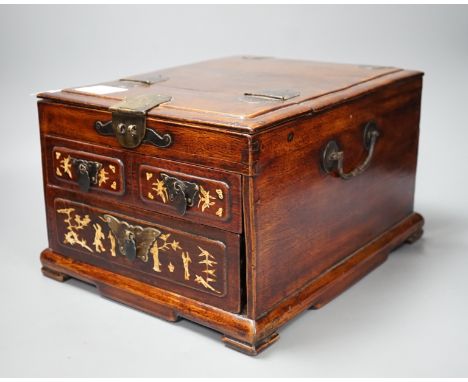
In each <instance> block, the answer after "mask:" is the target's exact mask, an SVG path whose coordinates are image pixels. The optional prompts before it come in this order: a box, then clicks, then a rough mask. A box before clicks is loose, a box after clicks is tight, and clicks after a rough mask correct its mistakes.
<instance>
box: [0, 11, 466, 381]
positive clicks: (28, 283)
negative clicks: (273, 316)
mask: <svg viewBox="0 0 468 382" xmlns="http://www.w3.org/2000/svg"><path fill="white" fill-rule="evenodd" d="M237 54H255V55H267V56H276V57H284V58H297V59H313V60H320V61H336V62H348V63H360V64H375V65H388V66H398V67H403V68H407V69H419V70H423V71H425V72H426V75H425V78H424V91H423V106H422V119H421V140H420V156H419V165H418V176H417V189H416V210H417V211H419V212H421V213H422V214H423V215H424V216H425V217H426V220H427V224H426V234H425V236H424V238H423V239H422V240H421V241H419V242H418V243H417V244H415V245H413V246H405V247H403V248H401V249H400V250H399V251H397V252H396V253H394V254H393V255H392V256H391V257H390V258H389V260H388V261H387V262H386V263H385V264H384V265H383V266H381V267H380V268H378V269H377V270H376V271H374V272H373V273H372V274H370V275H369V276H368V277H366V278H365V279H364V280H362V281H361V282H360V283H358V284H357V285H356V286H354V287H353V288H351V289H350V290H349V291H348V292H346V293H344V294H343V295H341V296H340V297H339V298H337V299H336V300H334V301H333V302H332V303H330V304H329V305H327V306H326V307H325V308H323V309H322V310H318V311H309V312H306V313H304V314H302V315H301V316H299V317H298V318H297V319H295V320H294V321H293V322H292V323H291V324H289V325H287V326H286V327H284V328H283V329H282V330H281V331H280V341H279V342H278V343H277V344H275V345H274V346H273V347H272V348H270V349H268V350H267V351H266V352H265V353H263V354H262V355H260V356H259V357H257V358H249V357H246V356H244V355H241V354H239V353H237V352H234V351H232V350H229V349H227V348H225V347H224V346H223V345H222V343H221V342H220V335H219V334H218V333H215V332H213V331H210V330H209V329H205V328H203V327H200V326H198V325H196V324H193V323H190V322H187V321H181V322H179V323H176V324H170V323H166V322H164V321H162V320H158V319H155V318H152V317H150V316H148V315H145V314H143V313H140V312H137V311H135V310H132V309H129V308H126V307H123V306H122V305H119V304H117V303H113V302H110V301H107V300H104V299H102V298H101V297H99V296H98V295H97V293H96V292H95V290H94V288H93V287H90V286H88V285H85V284H83V283H80V282H77V281H70V282H68V283H65V284H59V283H56V282H54V281H52V280H49V279H46V278H44V277H42V276H41V274H40V264H39V253H40V251H41V250H42V249H43V248H45V247H46V246H47V235H46V228H45V214H44V205H43V194H42V180H41V164H40V148H39V135H38V124H37V116H36V106H35V99H34V97H32V96H30V94H31V93H35V92H37V91H40V90H47V89H57V88H63V87H69V86H75V85H85V84H90V83H95V82H100V81H103V80H112V79H116V78H120V77H122V76H124V75H128V74H135V73H139V72H145V71H150V70H155V69H160V68H164V67H169V66H174V65H180V64H185V63H190V62H193V61H198V60H204V59H209V58H214V57H220V56H226V55H237ZM0 78H1V81H0V86H1V89H0V90H1V91H0V108H1V114H0V115H1V122H0V132H1V138H2V139H1V142H2V147H1V150H0V155H1V157H0V203H1V204H0V211H1V213H2V218H1V219H0V242H1V247H0V248H1V249H0V302H1V305H0V306H1V308H0V376H44V377H46V376H109V377H118V376H233V377H235V376H250V377H252V376H356V377H357V376H467V374H468V362H467V361H466V360H467V356H468V330H467V322H468V304H467V293H468V200H467V187H468V181H467V170H468V166H467V162H468V147H467V146H468V125H467V117H466V115H467V107H468V104H467V99H468V98H467V89H468V7H466V6H450V7H437V6H429V7H423V6H192V7H188V6H171V7H167V6H138V7H136V6H135V7H128V6H42V7H34V6H1V7H0ZM90 292H91V293H90Z"/></svg>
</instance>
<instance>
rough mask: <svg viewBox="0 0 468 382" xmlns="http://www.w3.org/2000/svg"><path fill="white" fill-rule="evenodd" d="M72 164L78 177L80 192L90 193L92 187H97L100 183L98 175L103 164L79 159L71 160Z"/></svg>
mask: <svg viewBox="0 0 468 382" xmlns="http://www.w3.org/2000/svg"><path fill="white" fill-rule="evenodd" d="M71 162H72V165H73V167H74V168H75V170H76V174H77V176H78V185H79V186H80V190H81V191H83V192H88V191H89V187H90V186H91V185H96V184H97V183H98V173H99V170H100V169H101V168H102V164H101V163H99V162H94V161H89V160H85V159H78V158H71Z"/></svg>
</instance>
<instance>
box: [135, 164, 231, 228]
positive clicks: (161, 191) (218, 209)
mask: <svg viewBox="0 0 468 382" xmlns="http://www.w3.org/2000/svg"><path fill="white" fill-rule="evenodd" d="M141 179H142V186H141V187H142V193H141V195H142V197H143V198H144V199H146V200H148V201H152V202H158V203H162V204H165V205H170V204H171V201H170V200H169V195H168V191H167V188H166V186H165V185H164V181H163V179H162V177H161V175H160V174H159V173H158V172H156V171H148V170H145V171H143V173H142V176H141ZM187 180H188V181H192V182H195V183H197V184H198V186H199V191H198V201H196V203H195V204H194V205H193V206H192V207H190V208H189V209H188V211H197V212H199V213H201V214H207V215H208V214H209V215H211V216H213V217H215V218H216V219H218V218H224V217H225V212H226V200H225V195H224V191H223V190H222V189H220V188H213V189H210V188H209V186H208V185H207V184H202V183H203V182H202V183H200V182H198V181H196V180H190V179H187Z"/></svg>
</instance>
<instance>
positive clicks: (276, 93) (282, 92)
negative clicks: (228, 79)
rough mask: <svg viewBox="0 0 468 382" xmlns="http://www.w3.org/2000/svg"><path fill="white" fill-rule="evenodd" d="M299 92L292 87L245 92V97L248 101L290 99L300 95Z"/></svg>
mask: <svg viewBox="0 0 468 382" xmlns="http://www.w3.org/2000/svg"><path fill="white" fill-rule="evenodd" d="M299 95H300V93H299V92H297V91H295V90H291V89H277V90H260V91H249V92H245V93H244V99H246V100H247V101H251V102H252V101H253V102H255V101H257V102H258V101H262V100H266V101H287V100H288V99H291V98H294V97H298V96H299Z"/></svg>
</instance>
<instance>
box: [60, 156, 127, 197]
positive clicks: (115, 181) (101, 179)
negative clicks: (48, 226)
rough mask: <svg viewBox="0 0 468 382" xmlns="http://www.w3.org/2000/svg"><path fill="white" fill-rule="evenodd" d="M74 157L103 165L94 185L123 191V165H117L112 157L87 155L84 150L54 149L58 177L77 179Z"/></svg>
mask: <svg viewBox="0 0 468 382" xmlns="http://www.w3.org/2000/svg"><path fill="white" fill-rule="evenodd" d="M73 158H75V159H85V160H90V161H97V162H99V163H100V164H101V165H102V167H101V168H100V169H99V171H98V173H97V182H96V184H93V185H92V187H96V188H98V189H102V190H107V191H110V192H121V191H122V185H123V182H122V179H121V177H122V174H121V167H120V166H119V165H117V163H116V162H117V160H114V159H111V158H109V159H107V160H105V159H104V158H101V157H99V158H98V157H94V156H92V155H88V154H86V155H85V154H83V153H82V152H75V151H73V150H70V149H66V148H56V149H54V151H53V161H54V163H53V166H54V172H55V175H56V177H57V178H59V179H62V180H66V181H77V178H78V176H77V173H76V169H75V168H74V166H73Z"/></svg>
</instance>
